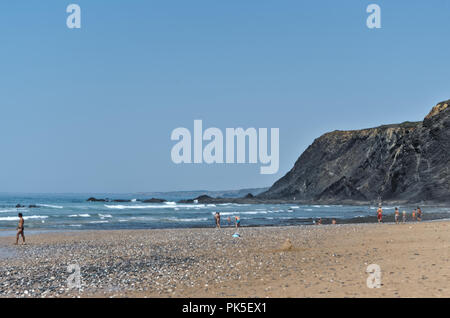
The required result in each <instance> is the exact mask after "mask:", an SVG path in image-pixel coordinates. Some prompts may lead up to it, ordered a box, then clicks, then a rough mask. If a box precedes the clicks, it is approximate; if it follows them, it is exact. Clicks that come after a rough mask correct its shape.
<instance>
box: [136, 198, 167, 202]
mask: <svg viewBox="0 0 450 318" xmlns="http://www.w3.org/2000/svg"><path fill="white" fill-rule="evenodd" d="M142 202H144V203H163V202H166V200H164V199H157V198H151V199H147V200H143V201H142Z"/></svg>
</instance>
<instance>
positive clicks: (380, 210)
mask: <svg viewBox="0 0 450 318" xmlns="http://www.w3.org/2000/svg"><path fill="white" fill-rule="evenodd" d="M377 219H378V223H381V221H382V220H383V209H382V208H381V205H380V206H378V210H377Z"/></svg>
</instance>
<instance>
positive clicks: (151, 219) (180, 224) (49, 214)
mask: <svg viewBox="0 0 450 318" xmlns="http://www.w3.org/2000/svg"><path fill="white" fill-rule="evenodd" d="M92 196H95V197H97V198H110V199H111V200H114V199H121V200H130V202H88V201H87V199H88V198H89V197H92ZM144 199H149V198H148V197H140V196H139V195H136V194H123V195H118V194H95V195H92V194H0V229H1V230H15V228H16V226H17V222H18V217H17V214H18V213H19V212H21V213H22V214H23V216H24V219H25V230H26V231H27V230H30V229H31V230H35V231H44V232H45V231H54V230H58V231H67V230H113V229H165V228H202V227H214V226H215V221H214V213H215V212H219V213H220V215H221V224H222V226H224V227H226V226H233V224H234V223H233V217H234V216H239V217H240V219H241V226H242V227H246V226H290V225H313V224H317V222H318V220H319V218H321V219H322V223H323V224H327V223H331V220H332V219H336V222H337V224H342V223H370V222H376V210H377V207H376V206H370V205H360V206H355V205H301V204H234V203H224V204H200V203H192V204H187V203H178V201H179V199H180V198H179V197H177V198H176V200H175V198H170V197H166V198H164V199H166V200H168V201H167V202H164V203H143V202H141V201H140V200H144ZM186 199H188V198H186ZM18 204H20V205H21V206H23V207H20V208H17V207H16V206H17V205H18ZM30 206H31V207H30ZM398 208H399V209H400V214H401V213H402V212H403V211H406V212H407V221H411V212H412V210H413V209H414V208H416V206H398ZM394 209H395V206H383V211H384V220H385V221H387V222H393V220H394V216H393V215H394ZM421 209H422V211H423V216H424V220H437V219H450V208H449V207H442V206H431V205H427V206H425V205H424V206H421ZM228 218H230V219H231V222H229V221H228Z"/></svg>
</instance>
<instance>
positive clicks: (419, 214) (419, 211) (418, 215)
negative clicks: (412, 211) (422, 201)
mask: <svg viewBox="0 0 450 318" xmlns="http://www.w3.org/2000/svg"><path fill="white" fill-rule="evenodd" d="M417 221H422V210H421V209H420V208H419V207H417Z"/></svg>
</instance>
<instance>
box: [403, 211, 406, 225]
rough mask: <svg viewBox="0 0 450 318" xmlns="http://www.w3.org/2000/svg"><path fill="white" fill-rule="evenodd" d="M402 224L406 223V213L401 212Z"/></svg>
mask: <svg viewBox="0 0 450 318" xmlns="http://www.w3.org/2000/svg"><path fill="white" fill-rule="evenodd" d="M403 223H406V211H403Z"/></svg>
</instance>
